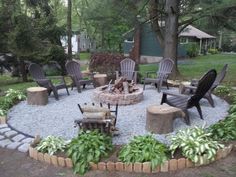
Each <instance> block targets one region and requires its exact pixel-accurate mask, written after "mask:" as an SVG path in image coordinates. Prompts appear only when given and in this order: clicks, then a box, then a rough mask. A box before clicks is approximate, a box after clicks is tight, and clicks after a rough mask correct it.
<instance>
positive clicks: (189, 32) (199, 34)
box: [179, 25, 216, 39]
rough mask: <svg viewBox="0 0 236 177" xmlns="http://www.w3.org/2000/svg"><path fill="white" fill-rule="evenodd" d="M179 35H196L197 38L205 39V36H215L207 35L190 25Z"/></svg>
mask: <svg viewBox="0 0 236 177" xmlns="http://www.w3.org/2000/svg"><path fill="white" fill-rule="evenodd" d="M179 36H188V37H196V38H198V39H206V38H208V39H209V38H216V37H215V36H212V35H209V34H207V33H205V32H203V31H201V30H199V29H197V28H195V27H193V26H192V25H188V26H187V27H186V28H185V29H184V30H183V31H182V32H181V33H180V34H179Z"/></svg>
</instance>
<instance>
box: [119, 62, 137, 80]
mask: <svg viewBox="0 0 236 177" xmlns="http://www.w3.org/2000/svg"><path fill="white" fill-rule="evenodd" d="M119 77H124V78H126V79H127V81H132V80H133V81H134V83H136V82H137V71H135V61H134V60H132V59H130V58H125V59H124V60H122V61H121V62H120V71H116V79H118V78H119Z"/></svg>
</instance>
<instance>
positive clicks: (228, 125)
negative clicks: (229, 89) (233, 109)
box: [208, 114, 236, 141]
mask: <svg viewBox="0 0 236 177" xmlns="http://www.w3.org/2000/svg"><path fill="white" fill-rule="evenodd" d="M208 132H210V133H211V134H212V138H213V139H214V140H218V141H229V140H236V115H235V114H231V115H229V116H228V117H226V119H224V120H222V121H220V122H218V123H216V124H214V125H211V126H210V127H209V128H208Z"/></svg>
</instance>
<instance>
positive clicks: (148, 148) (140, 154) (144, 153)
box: [119, 135, 168, 168]
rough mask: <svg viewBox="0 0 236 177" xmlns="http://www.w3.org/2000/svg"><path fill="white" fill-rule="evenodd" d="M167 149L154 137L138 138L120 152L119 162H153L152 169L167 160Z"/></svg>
mask: <svg viewBox="0 0 236 177" xmlns="http://www.w3.org/2000/svg"><path fill="white" fill-rule="evenodd" d="M167 152H168V150H167V147H166V146H165V145H164V144H162V143H160V142H159V141H157V140H156V139H155V138H154V137H153V136H151V135H146V136H136V137H134V139H133V140H132V141H131V142H130V143H129V144H127V145H125V146H124V147H122V149H121V151H120V152H119V160H121V161H122V162H126V163H134V162H149V161H150V162H151V166H152V168H155V167H156V166H157V165H159V164H161V163H163V162H165V161H166V160H167V156H166V154H167Z"/></svg>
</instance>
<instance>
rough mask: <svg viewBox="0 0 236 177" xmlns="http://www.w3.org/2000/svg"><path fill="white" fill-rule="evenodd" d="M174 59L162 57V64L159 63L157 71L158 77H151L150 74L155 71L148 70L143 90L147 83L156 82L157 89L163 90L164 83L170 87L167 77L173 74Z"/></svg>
mask: <svg viewBox="0 0 236 177" xmlns="http://www.w3.org/2000/svg"><path fill="white" fill-rule="evenodd" d="M173 65H174V63H173V61H172V60H171V59H169V58H165V59H162V60H161V62H160V64H159V69H158V71H157V72H156V74H157V77H156V78H150V77H149V75H150V74H151V73H154V72H147V73H146V78H144V83H143V90H145V85H146V84H147V83H154V84H155V86H156V88H157V91H158V92H160V91H161V87H162V84H163V83H164V84H166V87H167V89H169V86H168V82H167V79H168V77H169V75H170V74H171V71H172V69H173Z"/></svg>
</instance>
